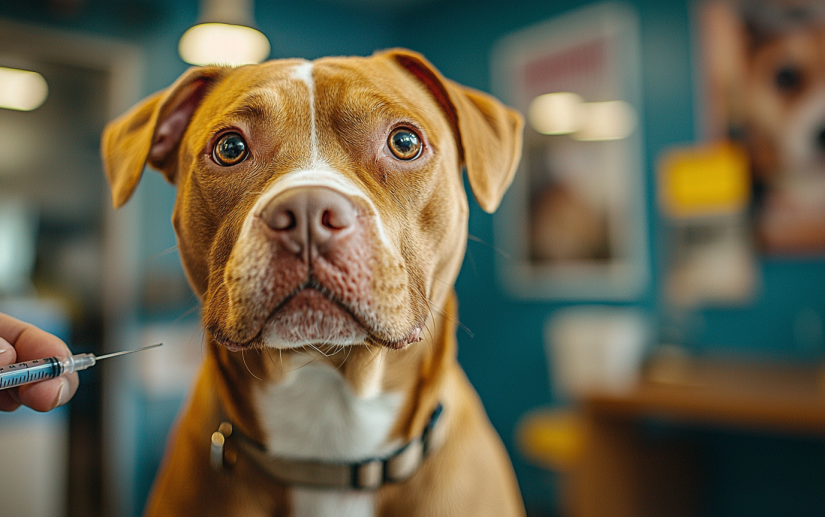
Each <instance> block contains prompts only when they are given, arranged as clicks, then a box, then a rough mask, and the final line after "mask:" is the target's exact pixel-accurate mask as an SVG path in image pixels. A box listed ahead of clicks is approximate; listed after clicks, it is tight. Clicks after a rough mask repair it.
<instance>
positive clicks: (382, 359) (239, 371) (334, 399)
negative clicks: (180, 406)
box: [210, 293, 457, 461]
mask: <svg viewBox="0 0 825 517" xmlns="http://www.w3.org/2000/svg"><path fill="white" fill-rule="evenodd" d="M456 313H457V311H456V301H455V296H454V295H453V294H452V293H450V295H449V296H448V297H447V300H446V302H445V303H444V310H443V312H441V313H433V316H432V317H431V318H432V319H431V320H429V321H428V322H427V331H426V332H425V339H424V341H422V342H420V343H416V344H413V345H410V346H408V347H406V348H404V349H402V350H397V351H396V350H389V349H386V348H382V347H376V346H365V345H363V346H351V347H344V348H340V347H339V348H331V347H329V348H328V347H317V348H315V347H309V348H302V349H299V350H277V349H264V350H248V351H245V352H229V351H228V350H226V349H225V348H224V347H222V346H219V345H217V344H215V343H211V344H210V351H211V352H212V353H213V354H218V355H220V356H223V357H219V358H218V360H217V361H214V362H213V364H215V365H216V366H217V368H218V369H219V372H218V376H217V379H218V380H219V383H218V384H219V385H218V386H217V390H218V396H219V401H220V405H221V406H222V407H221V412H222V413H223V416H224V417H226V418H229V419H230V420H231V421H233V423H234V424H235V425H236V426H239V429H240V430H242V431H243V432H244V433H246V434H247V435H248V436H250V437H252V438H253V439H255V440H256V441H258V442H260V443H262V444H264V445H265V446H266V448H267V450H268V451H270V453H271V454H273V455H278V456H283V457H290V458H296V459H315V460H327V461H358V460H363V459H367V458H375V457H382V456H385V455H388V454H389V453H391V452H393V451H394V450H395V449H397V448H399V447H400V446H402V445H403V444H404V443H406V442H407V441H408V440H410V439H411V438H412V437H413V436H416V435H417V434H418V433H420V432H421V430H422V429H423V427H424V426H425V425H426V423H427V420H428V418H429V416H430V414H431V412H432V410H433V408H434V407H435V405H436V404H437V403H438V402H440V401H441V388H442V384H443V378H444V373H445V371H446V366H447V365H449V364H450V362H452V361H454V360H455V354H456V346H455V322H456V321H457V314H456Z"/></svg>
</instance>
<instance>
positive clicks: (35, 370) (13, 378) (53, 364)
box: [0, 357, 64, 390]
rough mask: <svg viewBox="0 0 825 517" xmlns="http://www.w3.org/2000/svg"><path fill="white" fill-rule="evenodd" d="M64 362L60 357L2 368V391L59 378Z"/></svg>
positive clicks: (0, 385) (0, 387)
mask: <svg viewBox="0 0 825 517" xmlns="http://www.w3.org/2000/svg"><path fill="white" fill-rule="evenodd" d="M63 361H64V360H61V359H60V358H58V357H47V358H45V359H34V360H32V361H25V362H22V363H16V364H10V365H7V366H0V390H4V389H7V388H14V387H15V386H22V385H23V384H29V383H31V382H39V381H44V380H46V379H53V378H55V377H59V376H60V375H61V374H62V373H63V369H64V363H63Z"/></svg>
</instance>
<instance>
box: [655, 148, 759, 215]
mask: <svg viewBox="0 0 825 517" xmlns="http://www.w3.org/2000/svg"><path fill="white" fill-rule="evenodd" d="M750 193H751V178H750V172H749V164H748V157H747V154H746V153H745V151H744V150H743V149H742V148H741V147H739V146H737V145H735V144H732V143H727V142H725V143H721V144H714V145H709V146H697V147H684V148H679V149H674V150H672V151H669V152H668V153H667V154H666V155H665V156H664V157H663V158H662V160H661V162H660V166H659V199H660V202H661V206H662V210H663V211H664V212H665V213H667V214H668V215H670V216H671V217H674V218H690V217H697V216H708V215H721V214H730V213H737V212H741V211H743V210H745V208H746V207H747V205H748V202H749V200H750Z"/></svg>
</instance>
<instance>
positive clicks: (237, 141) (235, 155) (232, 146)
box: [213, 133, 249, 167]
mask: <svg viewBox="0 0 825 517" xmlns="http://www.w3.org/2000/svg"><path fill="white" fill-rule="evenodd" d="M248 153H249V151H248V149H247V147H246V141H245V140H244V139H243V137H242V136H241V135H239V134H238V133H227V134H225V135H223V136H222V137H221V138H220V140H218V143H217V144H215V151H214V152H213V156H214V158H215V161H216V162H218V163H219V164H221V165H224V166H227V167H229V166H230V165H237V164H239V163H241V162H242V161H243V160H244V158H246V155H247V154H248Z"/></svg>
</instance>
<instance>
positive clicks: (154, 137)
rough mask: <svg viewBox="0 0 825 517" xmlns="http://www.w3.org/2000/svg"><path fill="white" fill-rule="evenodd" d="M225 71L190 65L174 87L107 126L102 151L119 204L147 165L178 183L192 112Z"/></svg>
mask: <svg viewBox="0 0 825 517" xmlns="http://www.w3.org/2000/svg"><path fill="white" fill-rule="evenodd" d="M223 71H224V69H223V68H220V67H198V68H191V69H190V70H189V71H187V72H186V73H184V74H183V75H182V76H181V77H180V78H178V80H177V81H175V83H174V84H173V85H172V86H170V87H169V88H166V89H165V90H162V91H160V92H158V93H156V94H154V95H152V96H151V97H149V98H147V99H145V100H143V101H142V102H140V103H139V104H138V105H136V106H135V107H133V108H132V109H131V110H129V111H128V112H126V113H124V114H123V115H121V116H120V117H118V118H117V119H115V120H113V121H112V122H110V123H109V124H108V125H107V126H106V128H105V129H104V130H103V139H102V141H101V144H100V152H101V157H102V158H103V170H104V171H105V172H106V177H107V178H108V179H109V186H110V187H111V189H112V203H113V204H114V205H115V208H119V207H120V206H121V205H123V204H124V203H126V201H128V200H129V198H130V197H132V193H133V192H134V191H135V188H137V185H138V182H140V177H141V176H142V175H143V168H144V166H145V165H146V164H149V165H150V166H151V167H152V168H154V169H157V170H158V171H160V172H162V173H163V175H164V176H166V179H167V180H169V182H171V183H175V181H176V174H175V173H176V170H177V155H176V153H175V151H176V150H177V149H178V144H179V143H180V140H181V138H182V137H183V133H184V131H186V127H187V126H188V125H189V120H190V119H191V117H192V114H193V113H194V111H195V109H197V107H198V105H199V104H200V102H201V100H202V99H203V97H204V96H205V95H206V93H207V92H208V91H209V88H210V86H212V85H213V84H214V83H215V81H217V80H218V79H219V78H220V77H221V76H222V73H223Z"/></svg>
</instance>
